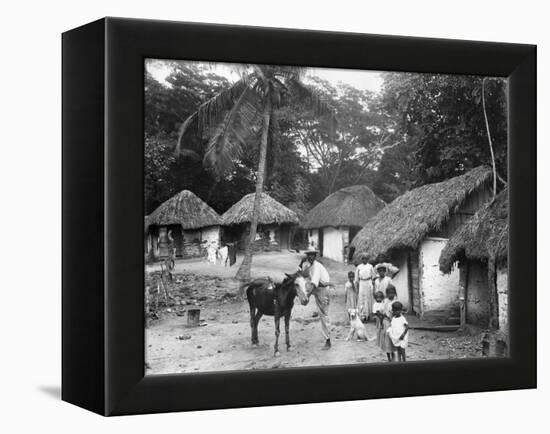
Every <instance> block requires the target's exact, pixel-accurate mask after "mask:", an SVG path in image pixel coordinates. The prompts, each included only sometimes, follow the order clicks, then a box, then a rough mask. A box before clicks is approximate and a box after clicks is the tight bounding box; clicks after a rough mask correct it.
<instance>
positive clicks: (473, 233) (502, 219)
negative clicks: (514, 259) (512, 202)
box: [439, 190, 508, 273]
mask: <svg viewBox="0 0 550 434" xmlns="http://www.w3.org/2000/svg"><path fill="white" fill-rule="evenodd" d="M491 254H494V255H495V257H496V258H497V260H503V259H504V260H505V259H507V257H508V191H507V190H503V191H502V192H500V193H499V195H498V196H497V197H496V199H495V200H494V201H491V202H489V203H487V204H486V205H485V206H484V207H483V208H481V209H480V210H479V211H478V212H477V213H475V214H474V215H473V216H472V218H470V220H468V221H467V222H466V223H464V224H463V225H462V226H461V227H460V228H459V229H458V230H457V231H456V232H455V233H454V234H453V236H452V237H451V238H450V239H449V242H448V243H447V245H446V246H445V247H444V249H443V251H442V252H441V256H440V257H439V268H440V270H441V271H443V272H444V273H449V272H450V271H451V270H452V268H453V264H454V263H455V262H456V261H458V260H461V259H474V260H479V261H486V260H487V259H488V258H489V256H490V255H491Z"/></svg>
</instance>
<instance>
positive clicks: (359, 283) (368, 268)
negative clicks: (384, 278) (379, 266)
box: [355, 256, 375, 321]
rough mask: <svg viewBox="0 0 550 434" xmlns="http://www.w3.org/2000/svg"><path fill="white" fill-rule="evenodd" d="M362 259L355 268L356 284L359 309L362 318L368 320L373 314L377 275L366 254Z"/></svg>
mask: <svg viewBox="0 0 550 434" xmlns="http://www.w3.org/2000/svg"><path fill="white" fill-rule="evenodd" d="M361 261H362V263H361V264H359V265H358V266H357V268H356V269H355V286H356V287H357V288H358V297H357V309H358V311H359V317H360V318H361V320H363V321H368V319H369V316H370V315H371V314H372V305H373V299H374V296H373V295H374V294H373V292H374V291H373V289H374V287H373V282H372V281H373V279H374V277H375V272H374V268H373V266H372V265H371V264H369V262H368V259H367V257H366V256H362V257H361Z"/></svg>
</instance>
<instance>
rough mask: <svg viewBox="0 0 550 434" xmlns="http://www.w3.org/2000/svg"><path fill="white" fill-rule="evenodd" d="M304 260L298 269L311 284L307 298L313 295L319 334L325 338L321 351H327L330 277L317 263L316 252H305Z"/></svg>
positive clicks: (321, 265) (328, 344) (328, 343)
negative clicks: (318, 322) (317, 316)
mask: <svg viewBox="0 0 550 434" xmlns="http://www.w3.org/2000/svg"><path fill="white" fill-rule="evenodd" d="M305 253H306V257H305V259H303V260H302V262H300V269H301V270H302V271H304V272H306V273H307V275H308V276H309V278H310V280H311V282H310V283H308V288H307V290H308V296H309V295H311V294H313V296H314V297H315V303H316V304H317V309H318V310H319V318H320V320H321V333H322V334H323V337H324V338H325V346H324V347H323V350H328V349H329V348H330V347H331V343H330V319H329V316H328V307H329V303H330V298H329V293H328V290H327V287H328V285H329V282H330V276H329V274H328V271H327V269H326V268H325V267H324V266H323V264H321V263H320V262H319V261H317V259H316V258H317V251H316V250H307V251H306V252H305Z"/></svg>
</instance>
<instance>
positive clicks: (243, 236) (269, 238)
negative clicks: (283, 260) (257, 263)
mask: <svg viewBox="0 0 550 434" xmlns="http://www.w3.org/2000/svg"><path fill="white" fill-rule="evenodd" d="M280 236H281V233H280V226H279V225H276V224H269V225H258V228H257V230H256V239H255V241H254V251H256V252H272V251H280V250H281V244H280ZM224 238H225V239H226V240H228V241H230V242H237V243H238V247H237V248H238V249H239V250H241V251H243V250H244V249H245V247H246V245H247V243H248V241H249V238H250V223H246V224H242V225H238V226H236V227H235V226H232V227H230V228H227V229H226V230H225V237H224Z"/></svg>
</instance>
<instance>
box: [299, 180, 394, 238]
mask: <svg viewBox="0 0 550 434" xmlns="http://www.w3.org/2000/svg"><path fill="white" fill-rule="evenodd" d="M384 205H385V203H384V201H383V200H382V199H380V198H378V196H376V195H375V194H374V193H373V192H372V190H371V189H370V188H369V187H367V186H366V185H353V186H351V187H346V188H342V189H341V190H338V191H336V192H334V193H332V194H331V195H329V196H327V197H326V198H325V200H323V201H322V202H320V203H318V204H317V205H316V206H315V207H313V208H312V209H311V211H309V212H308V213H307V214H306V216H305V217H304V220H303V221H302V225H301V226H302V227H304V228H306V229H313V228H322V227H325V226H333V227H338V226H361V227H363V226H365V224H366V223H367V222H368V221H369V220H370V219H371V218H372V217H374V216H375V215H376V213H378V211H380V210H381V209H382V208H384Z"/></svg>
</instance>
